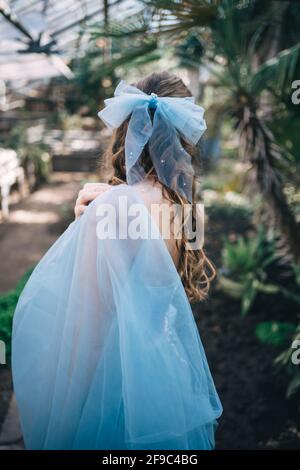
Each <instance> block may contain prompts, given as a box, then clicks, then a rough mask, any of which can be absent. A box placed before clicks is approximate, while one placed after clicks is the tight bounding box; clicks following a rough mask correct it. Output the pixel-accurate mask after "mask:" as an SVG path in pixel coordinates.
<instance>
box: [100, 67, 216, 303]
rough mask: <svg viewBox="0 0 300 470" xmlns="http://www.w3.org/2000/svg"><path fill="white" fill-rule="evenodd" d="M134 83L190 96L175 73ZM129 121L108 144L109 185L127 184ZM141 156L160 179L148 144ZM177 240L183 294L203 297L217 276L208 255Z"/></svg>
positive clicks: (171, 196)
mask: <svg viewBox="0 0 300 470" xmlns="http://www.w3.org/2000/svg"><path fill="white" fill-rule="evenodd" d="M134 86H135V87H137V88H139V89H140V90H142V91H143V92H144V93H147V94H150V93H156V94H157V96H173V97H177V98H178V97H185V96H191V92H190V91H189V89H188V88H187V87H186V86H185V84H184V83H183V81H182V80H181V79H180V78H179V77H177V76H176V75H173V74H170V73H168V72H160V73H152V74H151V75H148V76H147V77H145V78H144V79H142V80H140V81H138V82H136V83H134ZM151 112H152V113H153V112H155V111H151ZM152 118H153V114H152ZM129 120H130V118H128V119H127V120H126V121H125V122H124V123H123V124H122V125H121V126H120V127H119V128H118V129H116V130H115V131H114V134H113V138H112V141H111V144H110V146H109V148H108V150H107V151H106V153H105V155H104V162H105V163H106V165H108V166H112V175H111V177H110V179H109V184H111V185H118V184H123V183H126V168H125V137H126V133H127V128H128V123H129ZM181 143H182V145H183V146H184V148H185V149H186V150H187V151H188V152H189V154H190V155H191V156H192V158H193V157H194V154H195V149H194V148H193V147H192V146H190V145H188V144H186V143H185V142H184V141H182V142H181ZM140 159H141V160H140V161H141V164H142V166H143V168H144V170H145V172H146V174H147V175H148V176H151V177H152V178H154V180H155V181H156V182H159V180H158V177H157V174H156V171H155V168H154V166H153V164H152V161H151V158H150V155H149V151H148V145H146V146H145V147H144V150H143V152H142V154H141V157H140ZM102 163H103V161H102ZM160 184H161V185H162V192H163V196H164V197H165V198H166V199H167V200H168V201H170V202H171V203H174V204H180V205H181V206H183V205H184V204H188V201H187V200H186V199H185V198H184V197H182V196H181V195H180V194H179V193H177V192H176V191H173V190H172V189H170V188H168V187H167V186H165V185H163V184H162V183H160ZM182 212H183V211H182ZM192 214H193V223H195V221H196V209H195V179H194V184H193V203H192ZM176 242H177V248H178V250H179V254H180V256H179V263H178V266H177V270H178V273H179V275H180V277H181V280H182V283H183V286H184V288H185V291H186V294H187V296H188V298H189V300H190V301H191V302H195V301H199V300H203V299H204V298H205V297H206V295H207V293H208V290H209V287H210V283H211V281H212V280H213V279H214V277H215V275H216V271H215V267H214V265H213V264H212V262H211V261H210V260H209V259H208V258H207V256H206V255H205V252H204V250H203V249H202V248H201V249H199V250H189V249H186V245H187V243H188V240H187V239H186V238H185V236H184V234H183V236H182V238H181V239H180V240H176Z"/></svg>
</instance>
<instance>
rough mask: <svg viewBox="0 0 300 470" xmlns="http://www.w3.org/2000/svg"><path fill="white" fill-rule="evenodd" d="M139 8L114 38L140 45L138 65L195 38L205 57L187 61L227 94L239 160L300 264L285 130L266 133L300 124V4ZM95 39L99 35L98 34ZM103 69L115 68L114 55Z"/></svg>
mask: <svg viewBox="0 0 300 470" xmlns="http://www.w3.org/2000/svg"><path fill="white" fill-rule="evenodd" d="M143 4H144V5H145V7H146V9H145V11H144V15H142V16H141V15H137V17H136V18H131V19H130V20H128V23H127V20H125V21H124V22H123V25H124V24H125V25H126V26H125V27H124V26H123V25H116V24H111V25H110V35H111V37H118V38H119V39H120V38H127V39H128V38H131V39H132V38H134V41H139V49H138V50H136V51H135V54H134V56H133V60H134V61H136V60H137V58H138V57H141V56H143V54H144V53H145V52H146V56H147V53H148V52H149V51H148V52H147V47H148V48H149V44H151V53H153V51H154V50H155V48H158V49H159V47H160V45H161V44H163V45H164V46H165V45H168V46H169V47H171V46H172V47H174V50H175V51H176V50H178V46H180V45H181V44H182V43H183V42H184V41H186V40H187V38H189V37H190V36H191V35H193V36H194V37H195V35H198V37H199V40H201V42H202V44H205V45H206V47H205V51H204V54H202V56H199V57H195V56H194V57H191V58H190V60H192V61H194V62H195V63H196V64H197V65H199V63H200V61H204V62H205V63H206V66H207V67H208V68H210V69H211V72H212V73H213V74H214V75H215V77H216V78H217V82H218V85H219V86H221V87H223V88H224V90H226V94H225V96H227V98H226V99H225V101H224V103H223V104H222V108H223V111H224V110H225V111H226V112H227V113H228V115H230V116H231V117H232V119H233V121H234V124H235V127H236V129H237V131H238V132H239V139H240V150H241V155H242V157H243V158H244V159H246V160H247V161H249V162H250V163H251V166H252V173H253V175H254V176H255V181H256V184H257V186H258V188H259V190H260V191H261V192H262V194H263V195H264V200H265V202H266V203H267V204H268V207H269V208H271V211H272V213H273V215H274V219H275V220H276V222H277V224H278V226H279V227H280V229H281V233H282V234H283V236H284V238H285V239H286V240H287V242H288V246H289V249H290V252H291V254H292V255H293V258H294V260H295V261H297V262H298V261H299V260H300V231H299V228H298V227H297V223H296V219H295V215H294V213H293V211H292V210H291V208H290V205H289V204H288V201H287V198H286V195H285V192H284V184H285V181H286V180H287V178H288V177H292V172H291V171H290V169H289V165H288V163H291V162H293V164H295V163H296V159H297V156H296V153H295V152H293V153H292V152H291V151H289V150H288V149H287V148H285V147H284V145H282V143H283V142H282V141H281V142H280V145H279V142H278V141H277V140H276V138H275V135H277V136H279V135H280V133H282V129H281V130H278V128H277V129H272V130H271V128H272V127H273V123H274V120H276V117H277V116H278V115H280V116H282V118H283V119H285V118H286V117H287V116H291V113H293V115H294V116H295V119H296V120H297V121H298V122H299V124H300V114H299V110H298V108H297V109H295V106H294V107H293V105H292V103H291V99H290V95H291V83H292V81H293V79H296V78H297V77H299V76H300V42H299V41H300V13H299V9H298V8H297V5H295V4H294V3H293V2H292V1H283V2H278V1H276V0H272V1H266V0H259V1H258V0H247V1H244V0H239V1H237V0H183V1H179V0H144V1H143ZM145 12H147V13H145ZM287 25H288V26H287ZM290 25H292V26H293V27H290ZM94 34H95V36H96V37H97V36H99V35H100V36H101V35H103V34H104V33H103V31H101V30H99V28H97V29H96V30H95V32H94ZM106 34H107V29H106ZM266 41H267V42H268V46H269V47H268V48H265V46H264V44H265V42H266ZM117 60H118V61H119V63H120V62H121V61H124V62H123V63H127V64H128V63H130V62H131V57H130V54H129V55H128V56H127V57H126V53H125V54H124V55H122V57H119V58H118V59H117ZM220 64H222V67H220ZM108 67H111V68H113V67H114V57H113V56H112V60H111V63H110V64H108ZM220 69H221V72H220V71H216V70H220ZM272 110H273V112H272ZM274 111H275V112H276V115H274ZM279 140H280V139H279ZM281 140H282V139H281Z"/></svg>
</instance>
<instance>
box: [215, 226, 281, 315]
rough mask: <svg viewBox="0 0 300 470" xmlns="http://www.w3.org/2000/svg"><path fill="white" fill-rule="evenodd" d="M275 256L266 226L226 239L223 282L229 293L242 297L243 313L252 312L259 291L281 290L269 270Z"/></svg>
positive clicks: (237, 297)
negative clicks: (250, 235) (251, 234)
mask: <svg viewBox="0 0 300 470" xmlns="http://www.w3.org/2000/svg"><path fill="white" fill-rule="evenodd" d="M275 259H276V253H275V245H274V241H273V240H272V239H271V240H269V239H268V238H267V236H266V233H265V230H264V229H263V228H262V227H261V228H260V229H259V231H258V233H257V234H256V236H254V237H253V238H250V239H246V238H243V237H238V238H237V241H236V242H231V241H229V240H227V241H226V242H225V246H224V248H223V251H222V263H223V267H222V275H221V276H220V279H219V284H220V286H221V288H222V289H223V290H224V292H225V293H226V294H227V295H229V296H231V297H232V298H235V299H239V300H241V314H242V315H246V313H248V311H249V310H250V308H251V306H252V304H253V302H254V300H255V298H256V295H257V294H258V292H264V293H267V294H273V293H277V292H278V290H279V287H278V286H276V285H274V284H271V283H268V282H267V273H266V268H267V267H268V266H269V265H270V264H271V263H272V262H273V261H274V260H275Z"/></svg>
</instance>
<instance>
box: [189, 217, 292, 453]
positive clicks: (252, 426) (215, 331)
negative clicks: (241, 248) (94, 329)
mask: <svg viewBox="0 0 300 470" xmlns="http://www.w3.org/2000/svg"><path fill="white" fill-rule="evenodd" d="M247 229H251V227H248V226H247V224H245V223H244V224H243V223H241V221H236V223H233V221H232V220H231V223H230V224H227V223H225V221H224V219H220V218H218V217H211V218H210V224H209V227H208V230H207V234H206V245H207V249H208V253H209V255H210V257H211V258H212V259H213V260H214V262H215V264H216V265H217V267H218V266H220V252H221V244H222V239H221V237H220V235H219V234H220V233H222V234H224V235H225V234H226V235H229V236H230V235H231V234H232V231H234V233H235V234H236V233H240V234H242V233H245V231H247ZM216 254H217V255H216ZM193 310H194V314H195V317H196V321H197V324H198V327H199V331H200V335H201V338H202V341H203V344H204V348H205V351H206V355H207V359H208V362H209V365H210V368H211V371H212V375H213V377H214V381H215V384H216V388H217V390H218V392H219V395H220V399H221V402H222V405H223V409H224V411H223V415H222V417H221V418H220V420H219V427H218V430H217V434H216V448H217V449H236V450H237V449H298V450H299V449H300V413H299V404H297V400H296V399H294V400H291V399H290V400H287V399H286V397H285V391H286V386H287V377H286V376H285V375H284V374H283V373H279V374H278V373H277V374H276V373H275V370H274V366H273V361H274V358H275V357H276V356H277V355H278V354H279V353H280V350H278V349H277V348H276V347H273V346H268V345H263V344H261V343H260V342H259V341H258V339H257V338H256V336H255V334H254V331H255V327H256V325H257V323H259V322H262V321H268V320H269V321H270V319H271V320H282V319H283V318H285V320H287V321H288V319H287V316H288V311H289V305H288V304H287V303H286V302H285V301H284V302H283V301H282V298H281V299H280V298H278V299H276V298H275V299H274V297H271V296H269V297H268V296H261V297H259V298H258V300H257V301H256V302H255V304H254V306H253V308H252V309H251V311H250V312H249V313H248V314H247V315H246V317H241V315H240V304H239V302H238V301H234V300H232V299H230V298H228V297H227V296H226V295H224V293H223V292H221V291H220V290H218V287H217V282H215V283H214V286H213V288H212V290H211V292H210V296H209V298H208V299H207V300H206V301H205V302H202V303H201V304H198V305H196V306H195V307H194V309H193ZM270 314H271V315H270ZM270 317H271V318H270Z"/></svg>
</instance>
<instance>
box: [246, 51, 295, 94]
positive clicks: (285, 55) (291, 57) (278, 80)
mask: <svg viewBox="0 0 300 470" xmlns="http://www.w3.org/2000/svg"><path fill="white" fill-rule="evenodd" d="M299 68H300V42H299V43H298V44H296V45H294V46H293V47H290V48H289V49H285V50H283V51H281V52H279V53H278V54H277V55H276V56H275V57H273V58H272V59H269V60H267V61H266V62H265V63H263V64H262V65H261V66H260V67H259V68H258V70H257V71H256V72H255V73H253V76H252V79H251V88H252V91H253V92H255V93H260V92H261V91H262V90H264V89H266V87H267V86H268V85H269V87H273V88H275V89H277V90H282V89H283V88H285V87H286V86H289V87H291V83H292V81H293V80H295V79H296V78H298V77H296V75H295V72H296V70H299Z"/></svg>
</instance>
